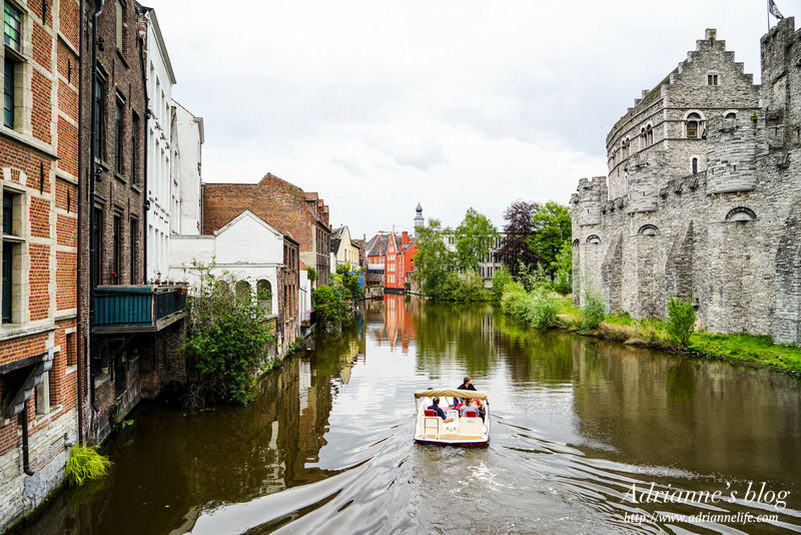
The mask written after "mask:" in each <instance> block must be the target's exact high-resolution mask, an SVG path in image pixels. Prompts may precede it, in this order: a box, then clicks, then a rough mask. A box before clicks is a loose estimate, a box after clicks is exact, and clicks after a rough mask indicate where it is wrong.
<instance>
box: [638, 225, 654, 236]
mask: <svg viewBox="0 0 801 535" xmlns="http://www.w3.org/2000/svg"><path fill="white" fill-rule="evenodd" d="M637 234H639V235H640V236H658V235H659V229H658V228H656V227H655V226H654V225H643V226H641V227H640V230H639V231H637Z"/></svg>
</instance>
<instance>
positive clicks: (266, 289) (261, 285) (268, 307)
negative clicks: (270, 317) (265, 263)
mask: <svg viewBox="0 0 801 535" xmlns="http://www.w3.org/2000/svg"><path fill="white" fill-rule="evenodd" d="M256 300H257V301H258V302H259V306H260V307H261V308H262V310H264V313H265V314H270V313H271V312H272V308H273V290H272V286H271V285H270V281H268V280H266V279H259V280H258V281H257V282H256Z"/></svg>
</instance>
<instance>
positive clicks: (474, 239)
mask: <svg viewBox="0 0 801 535" xmlns="http://www.w3.org/2000/svg"><path fill="white" fill-rule="evenodd" d="M498 236H500V235H499V234H498V229H496V228H495V225H493V224H492V221H490V220H489V218H487V217H486V216H484V215H482V214H479V213H478V212H477V211H476V210H475V209H473V208H469V209H468V210H467V212H466V213H465V215H464V219H463V220H462V222H461V223H460V224H459V226H458V227H456V232H455V236H454V237H455V241H456V267H457V268H458V269H459V271H472V272H474V273H476V272H478V268H479V266H478V264H479V262H481V259H482V258H484V257H485V256H486V255H487V253H488V252H489V250H490V248H491V247H492V246H493V245H494V244H495V240H496V239H497V238H498Z"/></svg>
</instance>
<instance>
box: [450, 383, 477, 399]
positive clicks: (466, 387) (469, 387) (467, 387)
mask: <svg viewBox="0 0 801 535" xmlns="http://www.w3.org/2000/svg"><path fill="white" fill-rule="evenodd" d="M456 389H457V390H472V391H473V392H475V391H476V387H475V386H473V381H472V380H471V379H470V378H469V377H467V376H465V377H464V380H463V381H462V384H460V385H459V386H457V387H456ZM465 399H466V398H459V399H454V400H453V404H454V405H458V404H459V403H464V402H465Z"/></svg>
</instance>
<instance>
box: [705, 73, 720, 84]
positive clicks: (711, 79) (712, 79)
mask: <svg viewBox="0 0 801 535" xmlns="http://www.w3.org/2000/svg"><path fill="white" fill-rule="evenodd" d="M706 85H718V75H717V74H708V75H707V76H706Z"/></svg>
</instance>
